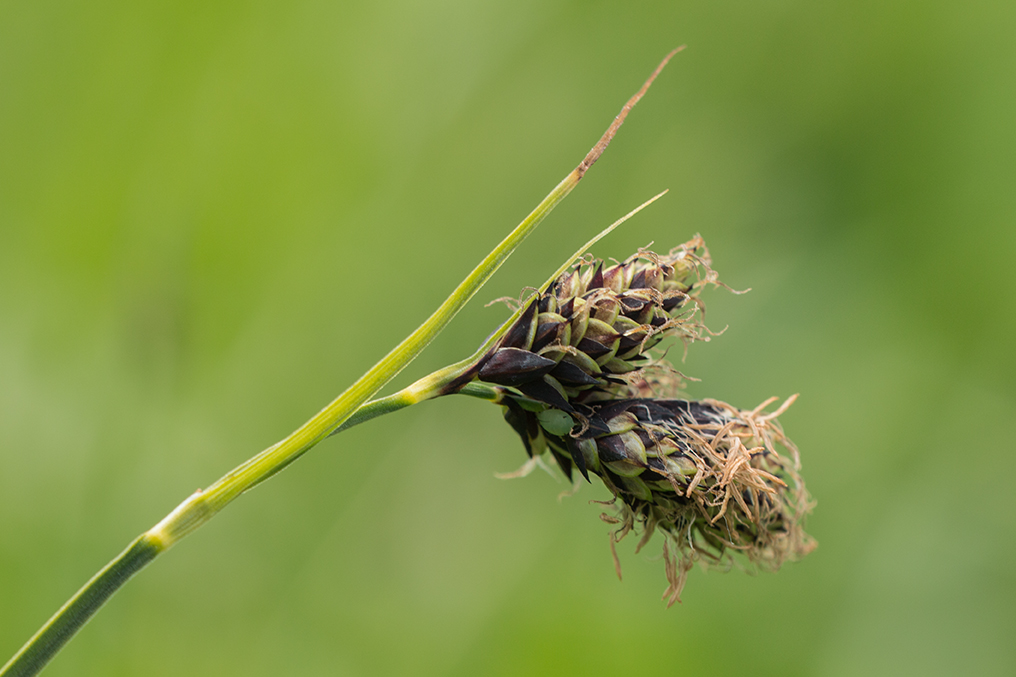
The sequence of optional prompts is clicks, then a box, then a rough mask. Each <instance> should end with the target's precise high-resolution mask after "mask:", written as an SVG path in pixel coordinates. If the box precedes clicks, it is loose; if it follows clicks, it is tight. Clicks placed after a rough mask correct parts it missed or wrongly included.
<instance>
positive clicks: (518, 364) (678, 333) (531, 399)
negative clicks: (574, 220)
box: [471, 237, 814, 605]
mask: <svg viewBox="0 0 1016 677" xmlns="http://www.w3.org/2000/svg"><path fill="white" fill-rule="evenodd" d="M710 284H712V285H720V284H721V283H720V282H719V280H718V279H717V275H716V273H715V272H714V271H713V270H712V268H711V267H710V258H709V253H708V250H707V249H706V247H705V244H704V243H703V241H702V239H701V238H700V237H695V238H694V239H692V240H690V241H689V242H687V243H685V244H683V245H681V246H680V247H677V248H675V249H673V250H671V251H670V252H669V253H668V254H667V255H665V256H660V255H657V254H654V253H652V252H649V251H640V252H639V253H637V254H635V255H634V256H632V257H631V258H629V259H627V260H626V261H624V262H622V263H617V264H615V265H612V266H609V267H606V268H605V267H604V265H603V263H602V262H600V261H592V262H585V263H581V264H577V265H576V266H574V267H573V269H572V270H571V271H569V272H567V273H565V274H564V275H562V276H561V277H559V278H558V279H557V280H556V281H555V282H554V283H552V284H551V286H550V287H549V289H547V290H545V291H544V292H543V293H541V294H539V295H538V296H537V297H536V298H534V299H533V300H532V301H531V302H529V304H528V305H527V306H526V307H525V309H524V310H523V312H522V313H521V315H520V316H519V318H518V320H517V321H516V322H515V323H514V324H513V325H512V326H511V327H510V328H509V329H508V331H507V332H506V334H505V335H504V337H503V339H502V340H501V341H500V342H499V343H498V344H497V345H496V346H495V347H494V348H492V349H491V350H490V351H489V352H488V353H487V354H486V355H485V356H484V358H483V359H482V360H480V362H478V363H477V365H476V367H475V368H474V369H473V370H472V372H471V377H472V378H477V379H479V380H480V381H483V382H486V383H489V384H493V385H495V386H497V389H496V390H497V393H498V396H497V398H496V400H495V401H496V402H498V403H500V404H502V405H504V415H505V419H506V420H507V421H508V423H509V424H510V425H511V426H512V428H513V429H514V430H515V431H516V432H517V433H518V434H519V436H520V437H521V438H522V441H523V443H524V445H525V447H526V451H527V453H528V454H529V456H530V458H531V459H532V461H533V462H535V460H536V459H538V458H540V457H541V456H542V455H543V454H544V453H549V454H550V455H551V456H552V457H553V458H554V460H555V461H556V463H557V465H558V466H559V467H560V468H561V470H562V471H563V472H564V474H565V475H567V476H568V477H569V478H571V477H572V468H573V467H574V468H577V469H578V471H579V473H580V474H581V475H582V477H584V478H585V479H586V480H587V481H589V479H590V477H589V476H590V473H592V474H595V475H597V476H598V477H599V478H600V479H601V480H602V481H603V483H604V485H605V486H606V487H607V488H608V489H609V490H610V491H611V493H612V494H613V496H614V500H613V501H612V502H611V503H612V504H613V505H615V507H616V509H617V512H616V513H615V514H614V515H607V514H604V515H601V517H602V518H603V519H604V520H605V521H607V522H609V523H611V524H614V525H616V526H617V529H616V530H615V531H613V532H612V534H611V550H612V551H613V550H614V544H615V543H616V542H617V541H619V540H620V539H621V538H623V537H624V536H626V535H627V534H628V533H630V532H632V531H633V530H634V531H639V532H641V534H642V535H641V538H640V540H639V544H638V548H637V549H641V548H642V547H643V546H644V545H645V544H646V543H647V542H648V541H649V539H650V538H651V537H652V535H653V533H654V532H655V531H660V532H661V533H663V535H664V539H665V540H664V547H663V556H664V561H665V564H666V573H667V579H668V582H669V586H668V588H667V590H666V592H665V593H664V598H665V599H666V600H667V601H668V605H670V604H673V603H674V602H675V601H679V600H680V594H681V590H682V588H683V587H684V583H685V578H686V576H687V574H688V571H689V570H690V569H691V567H692V565H693V563H694V562H696V561H700V562H702V563H703V564H706V565H720V566H724V565H729V564H730V563H731V562H733V561H734V557H735V556H736V555H737V554H738V553H740V554H741V555H742V556H743V559H745V560H747V562H748V563H749V564H750V565H755V566H758V567H760V568H764V569H770V570H775V569H778V568H779V567H780V565H781V564H782V563H783V562H784V561H787V560H794V559H798V558H800V557H802V556H804V555H805V554H807V553H808V552H810V550H811V549H812V548H813V547H814V542H813V541H812V540H811V538H810V537H809V536H808V535H807V534H805V532H804V530H803V527H802V520H803V518H804V515H805V514H806V513H807V512H808V511H809V510H810V507H811V503H810V498H809V496H808V493H807V491H806V489H805V487H804V483H803V481H802V480H801V477H800V475H799V474H798V471H799V469H800V460H799V457H798V452H797V449H796V447H795V446H794V445H793V443H792V442H791V441H790V440H789V439H787V437H786V436H785V435H784V433H783V430H782V428H781V427H780V424H779V422H778V421H777V420H776V417H777V416H778V415H779V414H781V413H782V412H783V411H784V410H785V409H786V407H787V406H789V405H790V404H791V403H792V402H793V400H794V398H790V399H789V400H787V401H786V402H785V403H784V404H783V406H781V407H780V408H778V409H777V410H776V411H774V412H772V413H764V409H765V407H767V406H768V405H769V404H771V403H772V401H773V400H769V401H767V402H765V403H763V404H762V405H760V406H759V407H757V408H756V409H754V410H751V411H746V410H741V409H737V408H735V407H733V406H731V405H729V404H726V403H724V402H720V401H718V400H711V399H707V400H701V401H693V400H688V399H672V398H673V397H675V396H676V395H678V393H679V391H675V390H674V388H673V385H674V383H675V382H679V379H673V377H671V378H670V382H669V383H668V382H667V377H663V378H662V379H656V380H655V383H654V384H652V385H651V384H650V381H654V377H653V375H652V374H651V373H650V372H649V371H648V370H647V367H650V366H663V365H665V363H663V362H662V360H654V359H651V357H650V356H649V354H648V352H647V351H649V349H650V348H652V347H653V346H655V345H656V344H657V343H659V341H660V340H662V339H663V338H664V337H667V336H675V337H677V338H679V339H680V340H682V341H683V342H684V343H685V344H686V345H687V344H688V343H691V342H693V341H697V340H708V336H709V334H708V330H707V329H706V328H705V326H704V325H703V323H702V313H703V309H704V306H703V305H702V302H701V300H700V299H699V297H698V294H699V292H700V291H701V290H702V288H704V287H705V286H707V285H710ZM653 385H655V387H653ZM661 391H662V392H661ZM658 395H666V396H667V397H659V396H658ZM529 467H531V464H529ZM614 557H615V563H616V562H617V555H616V553H614ZM618 572H619V573H620V568H618Z"/></svg>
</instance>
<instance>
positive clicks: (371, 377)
mask: <svg viewBox="0 0 1016 677" xmlns="http://www.w3.org/2000/svg"><path fill="white" fill-rule="evenodd" d="M679 49H680V48H679ZM679 49H678V50H674V52H671V53H670V54H668V55H667V57H666V59H664V60H663V62H662V63H661V64H660V65H659V66H658V67H657V69H656V70H655V71H654V72H653V74H652V75H651V76H650V78H649V79H648V80H647V81H646V83H645V84H644V85H643V86H642V88H641V89H640V90H639V91H638V92H637V93H636V94H635V96H633V97H632V98H631V99H630V100H629V101H628V102H627V103H626V104H625V105H624V107H623V108H622V109H621V112H620V113H619V114H618V116H617V117H616V118H615V119H614V122H613V123H612V124H611V125H610V127H609V128H608V129H607V131H606V133H604V135H603V137H601V139H600V141H599V142H598V143H597V144H596V145H595V146H594V147H593V149H592V150H590V151H589V153H588V154H587V155H586V157H585V158H584V159H583V160H582V162H581V163H579V166H578V167H576V168H575V169H574V170H572V172H571V173H569V174H568V176H566V177H565V178H564V180H562V181H561V183H559V184H558V185H557V186H556V187H555V188H554V189H553V190H552V191H551V192H550V193H549V194H548V195H547V197H545V198H544V199H543V201H542V202H540V204H539V205H537V207H536V209H534V210H533V211H532V213H530V214H529V216H527V217H526V218H525V219H524V220H523V221H522V223H520V224H519V225H518V226H517V227H516V228H515V230H513V231H512V232H511V233H510V234H509V235H508V237H506V238H505V239H504V240H503V241H502V242H501V243H500V244H499V245H498V246H497V247H495V248H494V250H493V251H492V252H491V253H490V254H489V255H487V257H486V258H485V259H483V261H481V262H480V264H479V265H478V266H477V267H476V268H475V269H474V270H473V271H472V272H471V273H470V274H469V275H468V276H467V277H466V279H465V280H463V281H462V283H461V284H460V285H459V286H458V287H457V288H456V289H455V291H454V292H452V294H451V296H449V297H448V298H447V299H446V300H445V301H444V303H442V304H441V306H440V307H439V308H438V309H437V310H436V311H435V312H434V314H433V315H431V316H430V317H429V318H427V320H426V321H425V322H424V323H423V324H422V325H420V326H419V327H418V328H417V329H416V331H414V332H413V333H412V334H410V335H409V336H408V337H407V338H406V339H405V340H404V341H402V342H401V343H400V344H399V345H397V346H396V347H395V348H394V349H393V350H392V351H391V352H390V353H388V354H387V355H386V356H385V357H384V358H382V359H381V361H380V362H378V363H377V364H376V365H374V366H373V367H371V369H370V370H369V371H368V372H367V373H366V374H364V375H363V376H362V377H360V379H359V380H357V381H356V382H355V383H353V385H351V386H350V387H349V388H347V389H346V391H345V392H343V393H342V394H341V395H339V396H338V397H337V398H336V399H335V400H334V401H332V402H331V404H329V405H328V406H326V407H325V408H324V409H322V410H321V411H320V412H318V413H317V414H316V415H315V416H314V417H312V418H311V419H310V420H309V421H307V422H306V423H304V424H303V425H302V426H300V427H299V428H298V429H297V430H295V431H294V432H293V433H292V434H290V435H289V436H288V437H286V438H285V439H284V440H282V441H280V442H278V443H276V444H274V445H272V446H270V447H268V448H267V449H265V450H264V451H262V452H261V453H259V454H257V455H256V456H254V457H253V458H251V459H249V460H248V461H246V462H244V463H242V464H241V465H239V466H238V467H236V468H235V469H234V470H232V471H230V472H229V473H227V474H226V475H225V476H223V477H222V478H221V479H219V480H218V481H217V482H215V483H214V484H212V485H211V486H210V487H208V488H207V489H205V490H204V491H201V490H198V491H197V492H195V493H194V494H192V495H191V496H190V497H188V498H187V499H186V500H185V501H184V502H183V503H181V504H180V505H179V506H177V507H176V508H175V509H174V510H173V511H172V512H171V513H170V514H169V515H167V516H166V517H165V518H164V519H163V520H162V521H160V522H159V523H158V524H156V525H155V526H154V527H152V528H151V529H149V530H148V531H146V532H145V533H144V534H142V535H141V536H140V537H138V538H137V540H135V541H134V542H133V543H131V544H130V545H129V546H128V547H127V549H126V550H124V551H123V552H122V553H121V554H120V555H119V556H118V557H117V558H116V559H114V560H113V561H112V562H110V563H109V564H107V565H106V567H105V568H103V569H102V570H101V571H100V572H99V573H98V574H96V575H95V576H94V577H93V578H92V579H91V580H90V581H89V582H88V583H86V584H85V586H84V587H83V588H81V590H79V591H78V592H77V593H76V594H75V595H74V596H73V597H72V598H71V599H70V600H69V601H68V602H67V603H66V604H65V605H64V606H63V607H61V608H60V610H59V611H57V613H56V614H55V615H54V616H53V617H52V618H50V620H49V621H47V622H46V624H45V625H43V626H42V628H41V629H40V630H39V631H38V632H37V633H36V634H35V635H34V636H33V637H32V638H31V639H30V640H28V642H27V643H26V644H25V645H24V646H23V647H22V648H21V649H20V650H19V651H18V653H17V654H15V655H14V657H13V658H11V660H10V661H8V663H7V664H6V665H5V666H4V667H3V668H2V669H0V677H10V676H14V675H17V676H18V677H25V676H28V675H35V674H38V672H39V671H41V670H42V669H43V667H45V665H46V664H47V663H48V662H49V661H50V660H51V659H52V658H53V656H55V655H56V653H57V652H58V651H59V650H60V649H61V648H62V647H63V645H64V644H66V643H67V642H68V641H69V640H70V639H71V638H72V637H73V636H74V635H75V634H76V633H77V632H78V630H80V629H81V627H82V626H84V624H85V623H86V622H87V621H88V620H89V619H90V618H91V617H92V616H93V615H94V614H95V613H96V612H97V611H98V610H99V609H100V608H101V607H102V605H103V604H104V603H105V602H106V600H108V599H109V598H110V597H111V596H112V595H113V594H114V593H115V592H116V591H117V590H118V589H119V588H120V587H122V586H123V585H124V584H125V583H126V582H127V581H128V580H129V579H130V578H131V577H132V576H133V575H134V574H136V573H137V572H138V571H140V570H141V569H142V568H144V567H145V566H146V565H147V564H148V563H149V562H151V561H152V560H153V559H155V558H156V557H157V556H158V555H160V554H161V553H163V552H165V551H166V550H168V549H169V548H170V547H172V546H173V545H174V544H175V543H177V542H178V541H179V540H180V539H182V538H183V537H184V536H186V535H187V534H189V533H190V532H192V531H194V530H195V529H197V528H198V527H200V526H201V525H202V524H204V523H205V522H207V521H208V520H210V519H211V518H212V517H213V516H215V515H216V514H217V513H218V512H219V511H220V510H222V509H223V508H225V507H226V506H227V505H228V504H229V503H230V502H232V501H233V500H234V499H235V498H237V497H238V496H239V495H240V494H242V493H244V492H245V491H247V490H248V489H251V488H252V487H254V486H256V485H258V484H260V483H261V482H263V481H264V480H266V479H268V478H269V477H271V476H273V475H275V474H276V473H278V472H279V471H280V470H282V469H283V468H285V467H286V466H288V465H289V464H290V463H292V462H293V461H295V460H296V459H297V458H299V457H300V456H302V455H303V454H304V453H305V452H306V451H307V450H309V449H310V448H311V447H313V446H314V445H315V444H317V443H318V442H320V441H321V440H323V439H324V438H325V437H327V436H328V435H330V434H331V433H332V432H334V431H336V430H337V429H338V428H339V427H340V426H341V425H342V424H343V423H344V422H345V421H347V420H348V419H350V417H351V416H352V415H353V414H354V412H356V410H357V409H358V408H360V407H361V405H363V404H364V403H365V402H367V400H369V399H370V397H371V396H372V395H374V394H375V393H376V392H377V391H378V390H380V389H381V388H382V387H384V385H385V384H386V383H388V381H390V380H391V379H392V378H394V377H395V375H396V374H398V373H399V372H400V371H402V369H403V368H405V367H406V365H408V364H409V363H410V362H411V361H412V360H413V359H414V358H415V357H416V356H417V355H419V354H420V352H422V351H423V349H424V348H426V346H427V345H428V344H429V343H430V342H431V341H432V340H434V337H436V336H437V334H438V333H439V332H440V331H441V330H442V329H444V327H445V326H446V325H447V324H448V323H449V322H450V321H451V319H452V318H453V317H455V315H456V314H457V313H458V312H459V310H461V309H462V307H463V306H464V305H465V304H466V302H468V301H469V299H470V298H472V297H473V295H474V294H475V293H476V292H477V291H478V290H479V289H480V287H481V286H483V284H484V283H485V282H486V281H487V280H488V279H489V278H490V276H491V275H493V274H494V272H496V271H497V269H498V268H500V267H501V265H502V264H503V263H504V261H505V260H506V259H507V258H508V256H509V255H511V253H512V252H513V251H514V250H515V249H516V248H517V247H518V246H519V245H520V244H521V243H522V241H523V240H524V239H525V238H526V236H528V235H529V234H530V233H531V232H532V231H533V230H534V229H535V228H536V226H537V225H538V224H539V223H540V221H542V220H543V219H544V217H546V215H547V214H549V213H550V211H551V210H552V209H553V208H554V207H555V206H557V204H558V203H559V202H561V200H563V199H564V198H565V197H566V196H567V195H568V194H569V193H570V192H571V191H572V189H574V188H575V186H576V185H578V183H579V181H580V180H581V179H582V177H583V176H584V175H585V173H586V171H587V170H588V169H589V168H590V167H591V166H592V165H593V163H594V162H596V160H597V159H598V158H599V157H600V155H601V154H602V153H603V151H604V150H605V149H606V147H607V145H608V144H609V143H610V141H611V139H612V138H613V137H614V134H615V133H616V132H617V130H618V128H620V126H621V124H622V123H623V122H624V118H625V117H626V116H627V114H628V111H629V110H631V108H632V107H633V106H634V105H635V104H636V103H637V102H638V100H639V99H640V98H641V97H642V96H643V94H645V92H646V90H647V89H648V88H649V85H650V84H652V81H653V80H654V79H655V77H656V75H657V74H658V73H659V72H660V70H661V69H662V68H663V66H664V65H666V63H667V61H668V60H669V59H670V58H671V57H672V56H673V55H674V54H675V53H676V52H677V51H679ZM658 197H659V196H657V198H658ZM657 198H653V200H655V199H657ZM650 202H652V200H651V201H650ZM646 204H648V203H646ZM643 206H645V205H643ZM639 209H641V207H640V208H639ZM636 211H637V210H636ZM633 213H634V212H633ZM629 216H630V215H629ZM625 218H627V217H625ZM616 225H617V224H615V226H616ZM612 228H613V226H612ZM609 230H610V229H608V231H606V232H609ZM604 234H605V233H604ZM594 241H595V240H594ZM570 263H571V262H570V261H569V265H570ZM552 279H553V278H552ZM508 326H510V325H509V324H508V323H506V324H505V325H504V326H503V327H502V331H503V330H504V329H506V328H507V327H508ZM492 340H496V339H495V338H494V337H492V339H491V341H492ZM488 343H490V341H488ZM491 345H492V344H491ZM488 347H489V346H488ZM485 350H486V348H481V351H485ZM479 354H480V355H482V354H483V353H482V352H481V353H479ZM475 359H476V356H474V357H471V358H469V359H467V360H464V361H463V362H460V363H458V364H455V365H452V366H450V367H446V368H445V369H442V370H440V371H438V372H435V373H434V374H431V375H430V376H428V377H425V378H423V379H421V380H420V381H417V382H416V383H415V384H413V385H412V386H410V387H409V388H406V389H405V390H403V391H401V392H400V393H397V394H396V395H392V396H391V397H389V398H383V399H382V400H378V401H377V402H376V403H372V406H373V409H371V411H374V412H376V414H375V415H380V414H382V413H388V412H390V411H395V410H396V409H401V408H403V407H405V406H409V405H410V404H415V403H416V402H420V401H423V400H426V399H430V398H431V397H434V396H435V393H436V392H437V389H439V388H440V386H441V385H444V384H447V383H448V382H450V381H451V380H453V379H454V378H456V377H457V376H459V375H460V374H462V373H463V372H464V371H465V370H466V369H467V368H468V367H469V366H470V365H471V364H472V363H473V361H475ZM437 394H440V393H437ZM373 417H374V416H367V417H361V418H360V419H359V420H358V421H357V422H359V421H360V420H367V418H373Z"/></svg>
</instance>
